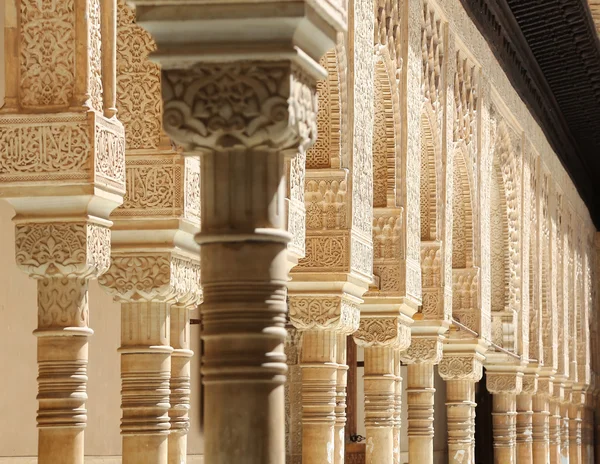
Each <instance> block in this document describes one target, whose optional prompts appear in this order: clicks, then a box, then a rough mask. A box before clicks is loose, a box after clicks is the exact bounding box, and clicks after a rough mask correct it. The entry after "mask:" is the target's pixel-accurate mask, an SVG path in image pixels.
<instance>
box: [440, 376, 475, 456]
mask: <svg viewBox="0 0 600 464" xmlns="http://www.w3.org/2000/svg"><path fill="white" fill-rule="evenodd" d="M476 405H477V404H476V403H475V382H474V381H473V380H447V381H446V408H447V415H448V417H447V421H448V462H449V463H450V464H473V463H474V462H475V406H476Z"/></svg>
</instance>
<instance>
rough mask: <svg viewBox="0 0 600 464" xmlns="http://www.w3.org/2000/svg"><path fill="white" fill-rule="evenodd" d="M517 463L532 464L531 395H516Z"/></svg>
mask: <svg viewBox="0 0 600 464" xmlns="http://www.w3.org/2000/svg"><path fill="white" fill-rule="evenodd" d="M516 432H517V462H518V463H519V464H531V463H532V462H533V446H532V441H533V440H532V435H533V403H532V395H531V394H520V395H517V429H516Z"/></svg>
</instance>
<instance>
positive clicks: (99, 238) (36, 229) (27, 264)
mask: <svg viewBox="0 0 600 464" xmlns="http://www.w3.org/2000/svg"><path fill="white" fill-rule="evenodd" d="M15 251H16V261H17V265H18V266H19V267H20V268H21V269H22V270H23V271H24V272H26V273H27V274H29V275H30V276H32V277H34V278H38V279H39V278H45V277H55V278H60V277H78V278H83V279H88V278H93V277H98V276H99V275H101V274H102V273H104V272H106V271H107V270H108V267H109V264H110V230H109V229H108V227H107V226H106V223H100V224H98V223H94V222H91V221H73V222H36V223H30V222H17V224H16V230H15Z"/></svg>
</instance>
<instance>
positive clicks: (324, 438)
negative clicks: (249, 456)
mask: <svg viewBox="0 0 600 464" xmlns="http://www.w3.org/2000/svg"><path fill="white" fill-rule="evenodd" d="M300 356H301V361H300V362H301V364H300V367H301V369H302V405H303V409H302V462H303V463H304V464H311V463H315V462H324V463H327V462H333V460H334V454H335V442H334V433H335V423H336V415H335V412H336V398H337V393H336V383H337V372H338V366H337V363H336V362H335V360H336V356H337V334H336V333H335V332H329V331H324V330H308V331H306V332H303V333H302V350H301V355H300ZM257 464H258V463H257Z"/></svg>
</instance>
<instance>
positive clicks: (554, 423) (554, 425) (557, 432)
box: [550, 383, 564, 464]
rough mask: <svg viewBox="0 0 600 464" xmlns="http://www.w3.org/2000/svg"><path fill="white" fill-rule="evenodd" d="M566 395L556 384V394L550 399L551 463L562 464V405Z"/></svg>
mask: <svg viewBox="0 0 600 464" xmlns="http://www.w3.org/2000/svg"><path fill="white" fill-rule="evenodd" d="M563 395H564V390H563V387H562V385H561V384H560V383H555V384H554V393H553V395H552V397H551V398H550V463H551V464H560V462H561V452H560V449H561V429H562V418H561V410H560V404H561V401H562V398H563Z"/></svg>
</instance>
